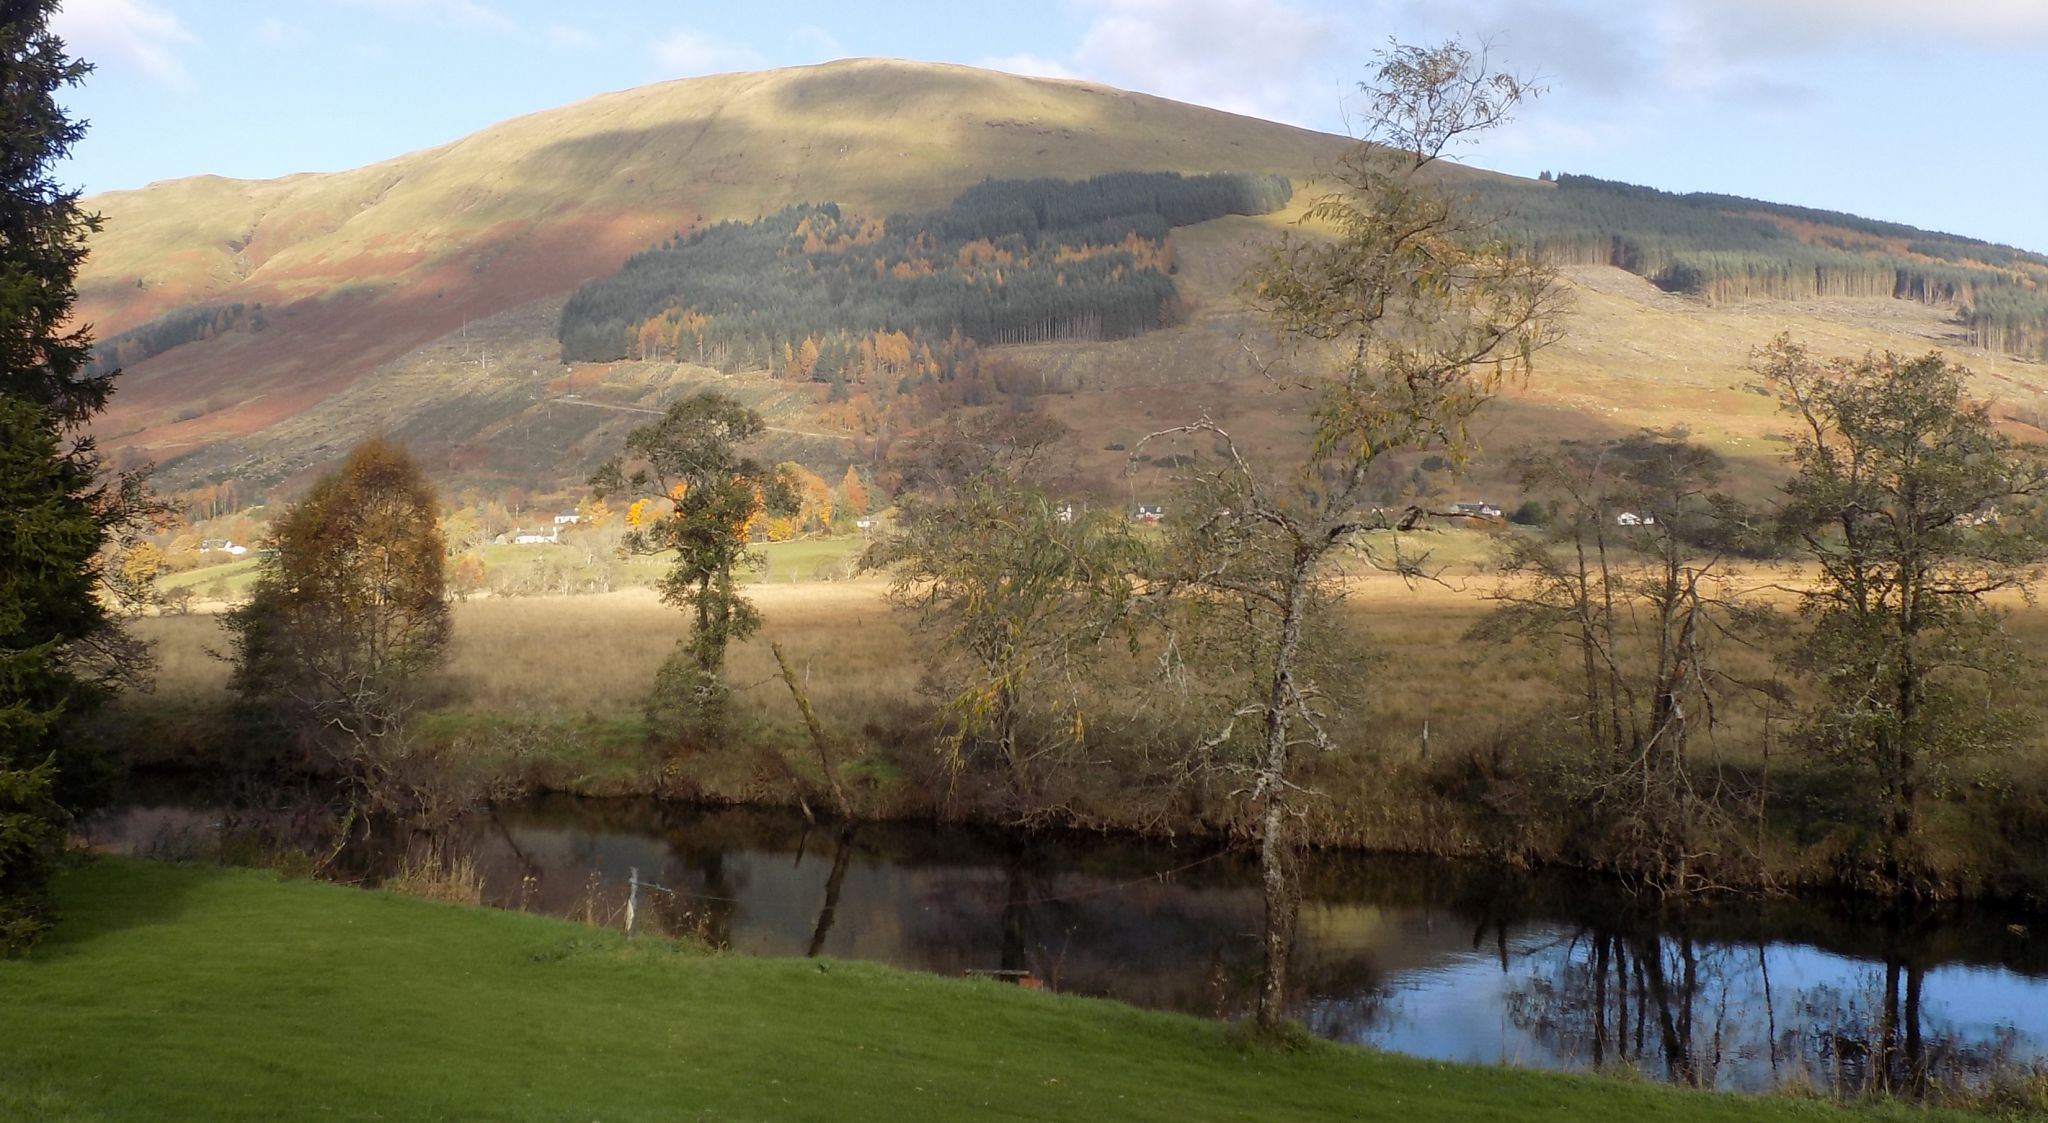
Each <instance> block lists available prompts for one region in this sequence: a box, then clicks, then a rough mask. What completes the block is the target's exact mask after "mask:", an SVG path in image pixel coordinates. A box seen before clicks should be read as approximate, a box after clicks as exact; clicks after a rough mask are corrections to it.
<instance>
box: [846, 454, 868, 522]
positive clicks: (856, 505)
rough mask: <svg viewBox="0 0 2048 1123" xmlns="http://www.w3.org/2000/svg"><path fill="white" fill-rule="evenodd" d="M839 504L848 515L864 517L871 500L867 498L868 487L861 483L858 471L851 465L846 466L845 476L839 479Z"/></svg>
mask: <svg viewBox="0 0 2048 1123" xmlns="http://www.w3.org/2000/svg"><path fill="white" fill-rule="evenodd" d="M839 502H840V504H841V505H842V506H844V507H845V508H846V511H847V513H848V514H853V515H865V514H867V513H868V507H869V506H870V504H872V502H873V500H871V499H870V498H869V497H868V486H867V485H866V484H864V483H862V482H861V479H860V470H859V469H857V468H855V467H854V466H853V465H851V464H848V465H847V466H846V474H845V475H844V476H841V477H840V478H839Z"/></svg>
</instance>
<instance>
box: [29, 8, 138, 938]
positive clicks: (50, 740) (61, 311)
mask: <svg viewBox="0 0 2048 1123" xmlns="http://www.w3.org/2000/svg"><path fill="white" fill-rule="evenodd" d="M55 6H56V5H55V2H54V0H5V2H0V954H7V953H10V952H16V951H21V950H25V949H26V948H27V947H28V946H29V945H30V944H31V943H33V942H34V940H35V938H36V936H37V935H38V934H39V933H40V932H41V931H42V929H43V928H44V926H45V924H46V917H47V902H46V896H45V891H44V882H45V877H46V870H47V866H48V862H49V858H50V856H51V853H52V851H53V850H54V849H55V848H56V847H57V846H58V845H59V844H60V842H61V839H62V835H63V831H62V826H63V823H64V821H65V818H66V815H67V812H68V811H69V810H70V809H69V808H67V807H66V806H65V805H66V803H67V802H70V801H69V800H68V799H67V797H66V794H65V791H66V789H65V785H64V783H63V780H62V777H63V773H64V770H65V767H66V763H67V761H66V757H65V733H66V726H67V725H68V724H69V723H70V722H71V721H72V720H74V719H75V718H77V717H78V716H79V715H80V714H81V713H83V712H85V711H86V710H87V709H89V708H90V706H91V705H92V703H93V701H94V700H95V698H97V696H98V694H99V688H98V685H97V683H96V682H95V681H94V680H93V676H91V675H90V674H88V673H86V672H85V671H84V670H82V664H81V660H80V659H78V658H77V657H76V654H75V653H76V645H77V644H78V643H79V642H80V641H82V640H85V639H87V638H88V637H91V636H93V635H95V634H98V633H100V632H102V631H103V630H104V629H105V628H106V627H107V625H108V620H107V617H106V613H105V610H104V609H103V608H102V607H101V606H100V604H99V602H98V601H96V600H95V599H94V597H93V587H94V585H95V583H96V582H97V580H98V573H97V567H96V565H95V562H94V558H95V556H96V555H97V554H98V551H99V548H100V545H101V544H102V543H103V542H104V541H105V540H106V538H107V535H108V533H109V530H110V528H111V526H112V525H113V523H114V521H116V519H117V514H116V505H115V504H114V503H113V502H112V500H113V499H115V498H117V497H118V496H117V495H110V494H109V493H108V492H106V491H105V490H103V489H101V488H100V487H99V485H98V482H97V481H98V480H99V459H98V457H97V456H96V455H95V453H94V451H93V447H92V442H91V440H90V439H89V438H85V437H83V436H81V435H80V428H81V427H82V426H83V425H84V423H85V422H86V421H87V420H88V419H90V418H91V417H92V415H93V414H94V413H96V412H97V411H98V410H99V409H100V408H101V407H103V406H104V405H105V404H106V400H107V394H108V392H109V390H110V388H111V379H112V375H111V374H88V373H87V371H86V363H87V361H88V359H89V358H90V355H91V348H92V339H91V336H90V335H89V334H88V333H87V332H86V331H85V330H84V329H83V328H68V327H67V325H68V324H69V322H70V319H71V305H72V302H73V300H74V299H75V297H76V289H75V287H74V283H73V278H74V276H75V275H76V273H77V270H78V266H79V263H80V262H81V261H82V260H84V257H85V238H86V236H87V235H88V234H90V233H91V232H92V231H93V230H95V229H97V228H98V220H97V219H96V218H95V217H93V216H91V215H88V214H86V213H84V212H83V211H81V210H80V209H79V207H78V193H77V192H76V191H67V190H65V189H63V188H61V187H59V186H58V185H57V183H56V181H55V179H54V178H53V174H54V170H55V167H56V164H57V162H58V161H59V160H61V159H63V157H64V155H65V154H66V153H67V152H68V151H69V150H70V148H71V146H72V145H73V144H74V143H76V142H77V141H78V139H79V137H80V136H81V135H82V134H83V132H84V126H83V125H81V124H78V123H75V122H73V121H72V120H70V119H69V118H68V117H66V116H65V114H64V110H63V108H62V107H61V106H59V105H58V104H57V101H56V98H55V94H56V92H57V91H58V90H59V89H62V88H63V87H66V86H71V85H76V84H77V83H78V82H79V81H80V80H82V79H83V78H84V77H85V75H86V73H87V72H88V71H89V70H90V69H91V68H90V67H88V66H87V65H86V64H84V63H82V62H79V61H77V60H75V59H72V58H69V57H67V56H66V55H65V53H64V44H63V42H62V41H61V40H60V39H58V38H57V37H56V36H54V35H52V34H50V31H49V28H48V20H49V16H50V13H51V11H52V10H53V9H54V8H55Z"/></svg>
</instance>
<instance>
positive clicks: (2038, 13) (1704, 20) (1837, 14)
mask: <svg viewBox="0 0 2048 1123" xmlns="http://www.w3.org/2000/svg"><path fill="white" fill-rule="evenodd" d="M1671 2H1672V3H1673V4H1674V6H1675V7H1676V9H1677V11H1678V13H1679V15H1680V18H1681V20H1682V21H1683V23H1684V24H1686V25H1688V26H1689V27H1690V28H1691V29H1692V30H1693V31H1694V32H1695V33H1697V34H1699V35H1700V36H1701V37H1703V38H1705V39H1708V40H1710V41H1711V42H1712V43H1713V44H1714V45H1715V46H1716V47H1717V48H1718V49H1720V50H1721V51H1723V52H1725V53H1729V54H1734V55H1786V54H1802V53H1807V52H1811V51H1817V50H1824V49H1827V48H1830V47H1835V46H1839V45H1843V44H1848V43H1853V42H1854V41H1856V40H1866V41H1867V40H1878V41H1883V42H1888V43H1890V44H1894V45H1898V44H1907V43H1913V42H1918V43H1925V42H1928V41H1937V42H1952V43H1953V42H1960V43H1967V44H1971V45H1974V46H2003V47H2013V46H2024V45H2040V44H2043V43H2048V4H2043V3H2041V0H1949V2H1948V3H1943V4H1929V3H1925V2H1923V0H1797V2H1796V3H1793V2H1787V0H1671Z"/></svg>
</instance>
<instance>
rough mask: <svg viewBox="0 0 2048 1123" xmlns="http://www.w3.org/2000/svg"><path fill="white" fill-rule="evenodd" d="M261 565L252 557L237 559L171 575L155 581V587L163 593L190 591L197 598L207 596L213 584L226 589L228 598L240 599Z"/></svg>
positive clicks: (254, 578)
mask: <svg viewBox="0 0 2048 1123" xmlns="http://www.w3.org/2000/svg"><path fill="white" fill-rule="evenodd" d="M260 564H261V563H260V562H259V561H258V560H257V559H256V558H255V557H254V556H253V555H251V556H248V557H243V558H238V559H236V560H234V561H231V562H223V563H221V564H220V565H208V566H201V567H200V568H198V569H188V570H186V571H184V572H183V573H173V574H170V575H169V576H167V577H163V578H160V579H159V580H158V581H157V587H158V588H159V589H161V590H163V591H164V592H167V593H168V592H170V591H171V590H172V589H190V590H192V592H193V593H194V594H196V595H198V596H202V597H203V596H206V595H208V591H209V590H211V589H212V588H213V586H214V583H215V582H219V583H220V584H221V585H222V586H224V587H225V588H226V589H227V593H228V595H229V596H230V597H240V596H241V595H242V594H243V593H245V592H247V591H248V588H249V585H250V584H251V583H252V582H254V581H255V580H256V570H257V567H258V566H259V565H260Z"/></svg>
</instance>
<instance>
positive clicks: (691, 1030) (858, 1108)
mask: <svg viewBox="0 0 2048 1123" xmlns="http://www.w3.org/2000/svg"><path fill="white" fill-rule="evenodd" d="M57 892H58V898H59V902H60V905H61V907H62V909H63V913H64V919H63V921H62V923H61V924H60V925H59V927H58V928H57V929H56V931H55V933H54V934H53V935H52V937H51V938H50V939H49V941H48V942H47V943H45V944H44V945H43V946H42V948H41V949H40V950H39V951H38V952H37V953H36V955H35V956H34V957H33V958H31V959H28V960H22V961H7V962H0V994H4V995H5V996H6V1010H7V1014H6V1017H5V1018H0V1056H4V1057H5V1058H6V1063H5V1064H4V1065H0V1118H8V1119H23V1120H30V1119H32V1120H38V1121H42V1123H113V1121H120V1120H162V1119H206V1120H220V1121H227V1120H243V1119H246V1120H266V1121H267V1120H275V1119H314V1118H319V1119H404V1120H468V1119H491V1120H562V1119H593V1120H634V1119H649V1120H653V1119H660V1120H672V1119H702V1120H743V1119H774V1120H803V1119H819V1120H827V1119H829V1120H853V1119H881V1120H890V1121H896V1120H911V1119H967V1118H973V1119H1032V1120H1067V1119H1071V1120H1088V1121H1091V1123H1092V1121H1096V1120H1144V1119H1160V1120H1171V1121H1174V1123H1182V1121H1186V1120H1224V1119H1247V1120H1249V1119H1258V1120H1287V1119H1302V1120H1309V1119H1355V1120H1379V1119H1385V1120H1403V1121H1409V1120H1500V1121H1517V1120H1559V1121H1570V1123H1603V1121H1626V1123H1637V1121H1640V1120H1644V1119H1656V1120H1668V1121H1673V1123H1685V1121H1690V1120H1702V1121H1706V1120H1727V1121H1731V1123H1733V1121H1736V1120H1750V1121H1760V1123H1771V1121H1775V1120H1831V1119H1849V1118H1885V1119H1911V1120H1925V1121H1927V1123H1936V1121H1937V1120H1944V1119H1950V1118H1959V1117H1957V1116H1951V1115H1944V1114H1939V1113H1935V1112H1928V1111H1919V1110H1912V1109H1905V1108H1896V1107H1881V1108H1874V1109H1868V1110H1865V1111H1860V1112H1856V1113H1853V1114H1852V1113H1851V1112H1848V1111H1845V1110H1842V1109H1840V1108H1836V1107H1833V1106H1831V1105H1828V1104H1823V1103H1818V1102H1812V1101H1795V1100H1756V1099H1741V1098H1734V1097H1725V1096H1710V1095H1705V1094H1701V1093H1692V1092H1685V1091H1679V1090H1675V1089H1669V1088H1664V1087H1659V1086H1654V1085H1649V1084H1644V1083H1639V1082H1632V1081H1623V1080H1617V1079H1600V1078H1586V1077H1565V1076H1556V1075H1550V1074H1542V1073H1534V1072H1522V1071H1513V1070H1506V1069H1493V1068H1477V1067H1465V1066H1454V1065H1444V1064H1438V1063H1433V1062H1427V1061H1420V1060H1412V1059H1407V1058H1402V1057H1395V1056H1389V1055H1380V1054H1374V1053H1370V1052H1366V1051H1363V1050H1359V1049H1353V1048H1347V1047H1341V1046H1335V1045H1330V1044H1326V1043H1321V1042H1315V1043H1307V1044H1304V1045H1303V1046H1302V1047H1301V1048H1299V1049H1298V1050H1295V1051H1291V1052H1272V1051H1265V1050H1252V1049H1245V1048H1241V1047H1237V1046H1234V1045H1233V1044H1232V1042H1231V1039H1230V1035H1229V1034H1228V1033H1227V1031H1226V1029H1225V1027H1223V1026H1221V1025H1219V1024H1216V1023H1212V1022H1203V1021H1198V1020H1195V1019H1191V1018H1184V1017H1179V1016H1175V1015H1169V1014H1159V1013H1152V1012H1147V1011H1141V1010H1138V1009H1135V1008H1131V1007H1126V1006H1122V1005H1118V1004H1115V1003H1110V1002H1105V1001H1097V1000H1088V999H1076V998H1065V997H1060V996H1055V995H1049V994H1044V993H1038V992H1033V991H1027V990H1022V989H1018V988H1012V987H1006V986H1001V985H998V984H994V983H987V982H972V981H967V980H960V979H945V978H938V977H934V976H925V975H917V974H912V973H907V972H902V971H896V970H892V969H889V968H884V967H878V966H872V965H867V964H857V963H847V962H838V961H829V960H766V959H748V958H743V957H739V956H731V955H707V954H701V953H697V952H694V951H690V950H686V949H681V948H678V947H676V946H675V945H671V944H667V943H664V942H661V941H658V940H643V941H641V942H640V943H637V944H627V943H625V942H624V941H623V940H622V939H621V938H620V937H619V936H618V935H617V934H615V933H612V932H606V931H597V930H593V929H589V928H583V927H579V926H577V925H573V924H570V923H568V922H564V921H557V920H552V919H547V918H542V917H538V916H531V915H525V914H518V913H506V912H497V911H491V910H485V909H477V908H470V907H465V906H455V905H444V904H436V903H430V902H426V901H419V900H412V899H407V898H402V897H398V896H394V895H391V894H387V893H381V892H365V891H362V890H355V889H348V888H343V887H340V886H334V885H328V884H321V883H313V882H280V881H278V880H277V879H276V878H275V877H274V876H273V875H269V874H264V873H254V872H246V871H234V870H223V869H214V868H203V867H190V866H166V865H157V864H152V863H146V862H139V861H131V860H101V861H97V862H95V863H93V864H91V865H89V866H87V867H85V868H82V869H77V870H73V871H70V872H67V873H65V874H63V875H62V876H61V877H60V879H59V881H58V883H57Z"/></svg>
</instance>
